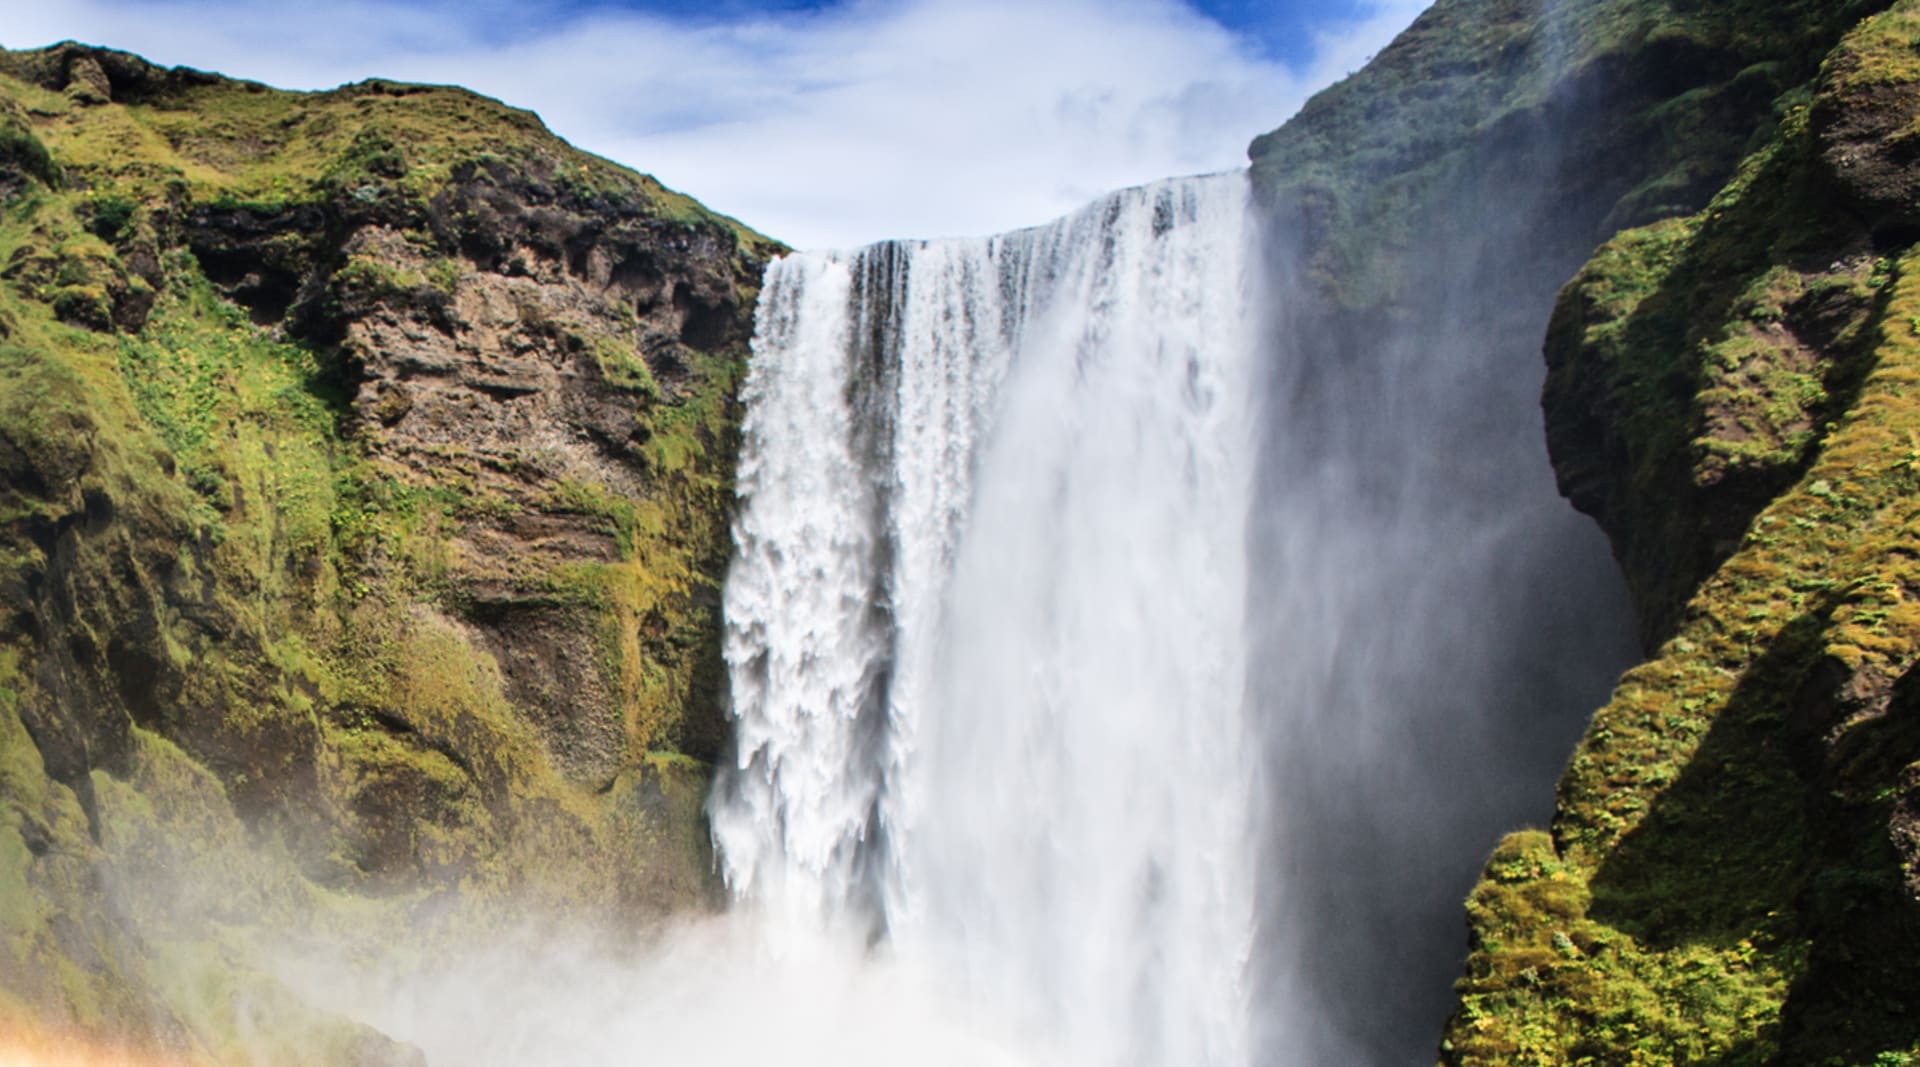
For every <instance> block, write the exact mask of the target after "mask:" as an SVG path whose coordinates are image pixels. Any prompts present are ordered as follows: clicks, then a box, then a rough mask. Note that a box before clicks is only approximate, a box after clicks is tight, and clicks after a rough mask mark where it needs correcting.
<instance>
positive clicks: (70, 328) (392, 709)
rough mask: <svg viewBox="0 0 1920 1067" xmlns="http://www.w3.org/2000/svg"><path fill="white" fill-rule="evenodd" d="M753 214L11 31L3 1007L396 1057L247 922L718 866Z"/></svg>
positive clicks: (352, 100) (519, 896) (594, 901)
mask: <svg viewBox="0 0 1920 1067" xmlns="http://www.w3.org/2000/svg"><path fill="white" fill-rule="evenodd" d="M777 247H778V246H776V245H775V244H773V243H772V242H770V241H768V240H766V239H764V238H762V237H759V236H758V235H755V234H753V233H751V232H750V231H747V230H746V229H744V228H743V227H741V226H739V225H738V224H737V223H734V222H733V221H731V220H729V219H726V218H722V217H720V216H716V215H714V214H712V213H710V212H708V211H706V210H705V209H703V208H702V207H701V206H700V205H698V204H696V203H694V202H693V201H691V200H688V199H687V198H685V197H682V196H679V195H677V194H675V193H672V192H670V191H668V190H666V189H663V188H662V187H660V186H659V185H658V184H657V183H655V182H653V181H652V180H651V179H649V178H646V177H643V176H641V175H638V174H634V173H632V172H629V171H626V170H624V169H622V168H619V167H617V166H614V165H612V164H610V163H607V162H606V161H604V160H600V159H597V158H594V157H592V156H589V155H586V154H584V153H581V152H578V151H576V150H574V149H572V148H570V147H568V146H567V145H565V144H564V143H562V142H561V141H559V140H558V139H557V138H555V137H553V136H552V135H551V134H550V133H548V132H547V131H546V130H545V128H544V127H543V126H542V125H541V124H540V122H539V120H538V119H537V118H536V117H534V116H533V115H531V114H529V113H526V112H523V111H516V110H513V109H511V108H508V107H504V106H502V105H500V104H498V103H496V102H494V101H491V100H488V99H485V98H482V97H478V96H475V95H473V94H471V93H467V92H465V91H462V90H457V89H448V88H436V87H427V86H413V85H399V84H393V83H386V82H365V83H361V84H358V85H351V86H346V87H343V88H340V89H337V90H334V91H331V92H324V93H314V94H299V93H289V92H282V91H278V90H273V89H269V88H266V87H264V86H260V85H254V84H248V83H244V82H237V81H231V80H228V79H224V78H219V77H215V76H212V75H207V74H202V73H200V72H197V71H192V70H185V69H174V70H163V69H159V68H156V67H154V66H151V65H149V64H147V63H145V62H144V61H142V60H140V59H138V58H136V57H133V56H129V55H125V54H122V53H117V52H111V51H106V50H102V49H97V48H90V47H85V46H79V45H72V44H67V45H61V46H57V47H54V48H50V49H45V50H41V51H32V52H15V53H0V936H3V937H4V940H3V941H0V1029H5V1030H10V1031H15V1032H17V1031H20V1030H22V1029H26V1030H31V1029H34V1028H36V1027H48V1028H53V1029H59V1028H62V1027H70V1028H73V1029H77V1030H81V1031H85V1032H89V1033H93V1034H97V1035H106V1036H111V1037H114V1038H116V1039H120V1040H124V1041H130V1042H132V1043H133V1044H134V1045H136V1046H145V1047H153V1048H162V1049H166V1050H168V1051H170V1052H171V1053H173V1054H174V1055H177V1056H181V1057H183V1058H188V1059H192V1058H197V1057H202V1056H206V1057H212V1058H215V1059H220V1058H226V1057H229V1056H231V1055H232V1054H233V1053H234V1052H235V1049H236V1043H237V1042H239V1041H241V1040H242V1038H243V1037H246V1039H247V1040H253V1038H252V1037H247V1035H249V1034H250V1033H251V1032H252V1030H253V1028H252V1027H250V1026H248V1025H247V1022H246V1019H245V1017H244V1015H245V1013H244V1012H243V1011H242V1010H241V1004H242V1002H243V1001H247V1002H250V1003H255V1004H256V1005H257V1002H258V1001H259V1000H260V998H262V997H269V998H270V1003H273V1004H274V1005H275V1006H274V1007H273V1008H272V1009H271V1010H272V1013H273V1015H274V1017H275V1018H277V1019H280V1020H284V1021H289V1025H287V1026H286V1027H285V1028H284V1030H285V1032H284V1035H283V1036H280V1037H277V1038H275V1039H274V1040H276V1041H278V1042H280V1044H279V1045H276V1046H274V1047H271V1048H266V1049H262V1048H259V1047H251V1046H250V1047H249V1049H248V1054H249V1055H250V1056H251V1057H252V1058H254V1059H256V1060H262V1061H267V1062H276V1063H296V1062H334V1061H338V1060H339V1059H341V1058H344V1057H347V1056H349V1055H351V1056H361V1057H367V1058H370V1059H380V1058H393V1057H398V1058H402V1059H404V1058H405V1052H404V1050H400V1049H396V1048H393V1047H392V1046H390V1045H388V1044H386V1043H384V1042H383V1039H381V1038H379V1037H378V1035H374V1034H371V1033H370V1032H365V1031H360V1030H357V1029H356V1028H354V1027H350V1026H344V1025H341V1024H337V1023H333V1022H329V1021H328V1020H327V1018H326V1016H325V1013H324V1012H320V1011H318V1010H315V1009H307V1008H304V1007H302V1006H301V1005H300V1004H299V1003H298V1000H297V998H295V997H293V996H292V994H291V993H287V992H285V991H282V992H281V993H279V994H271V990H273V989H275V988H277V986H275V984H274V983H273V981H272V980H271V979H268V978H265V977H264V976H261V975H258V974H254V973H253V971H252V970H250V969H249V968H250V967H251V966H252V964H251V963H250V962H249V961H250V959H251V957H250V955H249V951H248V948H249V938H250V937H251V936H252V934H253V932H254V931H256V930H259V929H263V928H265V927H267V926H272V927H274V928H276V929H279V930H286V929H302V930H307V931H310V932H316V933H318V932H321V931H326V932H327V936H329V937H339V938H341V939H343V941H346V942H351V941H353V940H354V939H356V938H358V939H361V940H365V939H366V938H369V937H373V938H379V937H383V936H387V935H385V934H381V933H379V931H381V930H386V931H388V932H389V933H390V932H391V931H392V930H396V929H403V928H405V929H423V930H430V929H432V928H433V925H434V923H435V922H437V921H440V920H441V919H443V918H444V917H445V916H448V915H452V914H461V915H469V916H470V915H474V914H479V915H486V914H493V913H502V914H504V913H505V910H506V909H508V908H509V907H510V906H511V907H513V908H520V907H530V908H534V909H536V910H539V909H544V910H546V911H548V912H554V913H557V912H561V911H565V910H568V909H606V910H611V912H613V913H614V914H616V915H618V916H619V917H620V918H621V919H622V920H623V921H625V922H627V923H632V922H633V920H635V919H636V918H638V919H641V920H644V919H645V918H646V917H648V916H659V915H661V914H664V913H665V912H666V911H668V910H671V909H675V908H685V907H689V906H696V907H697V906H701V905H702V904H703V902H711V901H713V900H714V899H715V888H714V886H713V884H712V878H713V876H712V874H711V870H712V867H711V862H710V857H709V855H708V851H707V850H708V846H707V842H706V833H705V828H704V821H703V817H702V815H701V803H702V798H703V795H704V791H705V783H706V780H707V772H706V764H705V762H704V761H707V760H710V759H711V758H712V757H713V755H714V754H715V753H716V751H717V750H718V747H719V746H720V744H721V743H722V740H723V734H724V726H723V719H722V715H723V708H722V706H721V701H722V694H721V691H722V687H723V685H724V681H723V676H722V675H723V671H722V667H721V664H720V663H719V651H718V650H719V640H718V635H717V626H718V617H717V616H718V602H719V598H718V583H719V581H720V578H721V574H722V571H723V568H724V566H725V562H726V556H727V551H728V541H727V524H728V517H729V511H730V508H731V506H732V475H733V462H734V452H735V447H736V444H735V442H736V437H737V430H736V424H737V418H738V414H739V412H738V405H737V402H736V400H735V392H736V386H737V384H738V382H739V380H740V378H741V376H742V374H743V372H744V365H745V357H746V349H747V342H748V340H749V337H750V334H751V320H752V309H753V302H754V298H755V296H756V290H757V287H758V284H759V276H760V272H761V268H762V266H763V264H764V262H765V260H766V258H767V257H768V256H769V255H771V254H772V253H774V252H775V251H776V250H777ZM509 901H511V902H512V903H511V905H509V903H508V902H509ZM403 924H404V925H403ZM263 990H264V991H266V992H263ZM270 994H271V996H277V997H278V998H279V999H278V1000H277V1001H273V1000H271V997H270ZM309 1015H310V1016H312V1018H313V1020H314V1021H313V1023H312V1025H311V1026H310V1027H302V1026H297V1025H291V1022H293V1021H298V1020H299V1019H301V1018H304V1017H306V1016H309Z"/></svg>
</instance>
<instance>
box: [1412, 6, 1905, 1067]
mask: <svg viewBox="0 0 1920 1067" xmlns="http://www.w3.org/2000/svg"><path fill="white" fill-rule="evenodd" d="M1782 113H1783V114H1782V119H1781V121H1780V122H1779V123H1778V125H1777V128H1776V129H1775V130H1774V132H1773V133H1772V135H1771V137H1770V138H1769V139H1768V140H1767V141H1766V143H1765V144H1764V145H1762V146H1761V147H1759V149H1758V150H1757V151H1756V152H1754V153H1753V154H1752V155H1751V156H1750V157H1749V158H1748V159H1747V160H1746V161H1745V162H1744V163H1743V164H1742V166H1741V168H1740V170H1739V173H1738V174H1737V175H1736V176H1735V178H1734V179H1733V181H1732V182H1731V183H1730V184H1729V185H1727V186H1726V188H1725V189H1724V190H1723V191H1721V192H1720V193H1719V194H1718V195H1717V196H1716V197H1715V198H1714V199H1713V200H1712V202H1711V203H1710V204H1708V205H1707V206H1706V208H1705V209H1704V210H1702V211H1700V212H1699V213H1697V214H1694V215H1691V216H1688V217H1685V218H1680V219H1674V220H1671V221H1667V222H1663V223H1659V224H1656V225H1653V226H1650V227H1647V228H1643V229H1639V230H1635V231H1632V232H1629V233H1625V234H1622V235H1621V236H1620V237H1618V238H1617V239H1615V240H1614V241H1613V242H1611V243H1610V244H1609V245H1607V246H1606V247H1605V248H1604V249H1602V250H1601V251H1600V253H1599V254H1598V255H1597V256H1596V257H1595V258H1594V259H1593V260H1592V262H1590V263H1589V264H1588V265H1587V267H1586V268H1585V269H1584V270H1583V271H1582V272H1581V274H1580V275H1579V277H1578V278H1576V279H1575V281H1574V282H1573V283H1572V284H1571V285H1569V286H1568V287H1567V289H1566V290H1565V292H1564V293H1563V295H1562V298H1561V302H1560V306H1559V308H1558V310H1557V311H1556V313H1555V317H1554V323H1553V328H1552V331H1551V333H1550V335H1549V338H1548V359H1549V365H1550V368H1551V376H1550V378H1549V382H1548V387H1547V393H1546V410H1547V416H1548V429H1549V434H1550V435H1551V437H1552V439H1553V450H1554V460H1555V464H1556V467H1557V469H1558V470H1559V472H1560V474H1561V478H1562V484H1563V486H1565V487H1566V488H1567V489H1568V491H1569V494H1570V495H1571V496H1572V498H1573V499H1574V500H1575V501H1576V502H1577V503H1579V504H1580V506H1581V507H1583V508H1584V509H1586V510H1589V511H1590V512H1592V513H1594V514H1595V515H1596V517H1598V518H1599V519H1600V520H1601V522H1602V524H1603V525H1604V526H1605V527H1606V528H1607V530H1608V533H1609V535H1610V536H1611V537H1612V539H1613V541H1614V544H1615V547H1616V550H1617V552H1618V553H1619V555H1620V557H1621V559H1622V561H1623V563H1624V564H1625V565H1626V568H1627V571H1628V575H1629V579H1630V581H1631V582H1632V584H1633V585H1634V588H1635V593H1636V600H1637V602H1638V605H1639V607H1640V611H1641V621H1642V627H1643V630H1644V631H1645V633H1646V635H1647V636H1648V637H1649V639H1650V640H1652V641H1655V642H1658V647H1657V649H1656V651H1655V653H1654V655H1653V657H1652V659H1651V660H1650V661H1649V662H1648V663H1646V664H1645V665H1643V666H1641V667H1639V668H1636V669H1635V670H1634V671H1632V672H1631V673H1629V674H1628V675H1627V676H1626V677H1625V678H1624V679H1623V680H1622V683H1621V685H1620V687H1619V689H1618V691H1617V692H1616V693H1615V695H1614V698H1613V700H1612V702H1611V703H1609V704H1608V705H1607V706H1606V707H1605V708H1603V709H1602V710H1601V711H1600V712H1599V713H1598V714H1597V715H1596V716H1595V718H1594V721H1593V723H1592V725H1591V727H1590V729H1589V730H1588V732H1587V735H1586V737H1585V739H1584V740H1583V742H1582V743H1581V745H1580V747H1579V750H1578V751H1577V752H1576V754H1575V755H1574V757H1573V760H1572V762H1571V764H1570V766H1569V767H1568V770H1567V772H1566V775H1565V777H1564V778H1563V779H1562V782H1561V786H1560V791H1559V798H1558V804H1557V807H1556V811H1555V816H1554V820H1553V824H1552V828H1551V832H1541V831H1529V832H1526V833H1521V834H1516V835H1513V836H1511V837H1509V838H1508V839H1507V840H1506V841H1505V842H1504V843H1503V844H1502V845H1501V846H1500V848H1499V850H1498V851H1496V853H1495V854H1494V857H1493V859H1492V860H1491V862H1490V863H1489V865H1488V868H1487V872H1486V877H1485V878H1484V880H1483V881H1482V882H1481V884H1480V886H1479V887H1478V888H1477V889H1475V891H1474V893H1473V896H1472V899H1471V901H1470V903H1469V918H1470V927H1471V934H1472V948H1473V953H1472V956H1471V957H1470V958H1469V960H1468V964H1467V973H1466V976H1465V977H1464V978H1463V979H1462V980H1461V983H1460V986H1459V990H1460V994H1461V997H1462V1003H1461V1007H1460V1010H1459V1011H1458V1012H1457V1013H1456V1015H1455V1017H1454V1018H1453V1020H1452V1022H1451V1024H1450V1025H1449V1028H1448V1036H1447V1044H1446V1046H1445V1055H1444V1058H1445V1060H1446V1061H1447V1062H1449V1063H1460V1064H1468V1063H1473V1064H1496V1063H1497V1064H1549V1063H1552V1064H1567V1063H1575V1064H1585V1063H1592V1064H1629V1063H1701V1064H1706V1063H1711V1064H1765V1063H1782V1064H1786V1063H1792V1064H1831V1065H1852V1064H1863V1065H1864V1064H1874V1065H1881V1067H1885V1065H1892V1064H1900V1063H1909V1062H1915V1061H1920V969H1916V968H1915V967H1914V964H1913V961H1914V959H1915V958H1916V955H1917V954H1920V832H1916V826H1917V825H1920V821H1917V819H1916V813H1917V812H1920V726H1917V725H1916V724H1920V703H1916V697H1915V694H1916V692H1920V690H1915V688H1914V686H1915V682H1914V679H1915V678H1920V673H1916V672H1915V670H1914V668H1915V665H1916V664H1917V663H1920V612H1917V611H1916V609H1915V607H1914V603H1913V599H1914V596H1915V590H1916V588H1920V586H1916V585H1915V583H1914V576H1913V573H1912V572H1913V560H1914V558H1915V553H1916V549H1917V548H1920V543H1917V542H1916V540H1915V538H1916V536H1920V526H1917V525H1916V520H1920V470H1917V469H1916V463H1917V462H1920V405H1917V404H1916V397H1917V396H1920V391H1917V390H1920V252H1916V250H1915V248H1914V245H1913V240H1914V237H1915V231H1914V229H1913V226H1912V211H1913V199H1912V197H1911V195H1910V190H1911V189H1913V188H1915V186H1914V185H1913V184H1912V183H1913V182H1914V181H1915V174H1914V172H1913V170H1912V167H1911V154H1910V153H1907V152H1905V151H1904V150H1903V147H1902V146H1903V145H1904V143H1905V141H1904V138H1905V137H1906V136H1907V133H1908V131H1910V129H1911V124H1912V122H1913V119H1914V117H1915V116H1916V115H1920V5H1916V4H1914V3H1911V2H1907V0H1903V2H1901V3H1898V4H1895V5H1893V7H1892V9H1891V10H1889V11H1886V12H1885V13H1882V14H1879V15H1876V16H1873V17H1871V18H1868V19H1865V20H1864V21H1861V22H1860V23H1859V24H1858V25H1857V26H1856V27H1855V28H1854V29H1852V30H1851V32H1850V33H1848V34H1847V36H1846V37H1845V39H1844V40H1843V41H1842V42H1841V43H1840V44H1839V45H1838V47H1836V48H1835V49H1834V50H1833V51H1832V52H1831V54H1830V55H1828V56H1827V57H1826V60H1825V63H1824V65H1823V66H1822V68H1821V69H1820V71H1819V74H1818V77H1817V78H1816V79H1815V80H1814V81H1813V82H1812V83H1811V84H1810V85H1809V87H1808V89H1806V90H1804V91H1801V92H1796V93H1790V94H1788V95H1787V96H1786V97H1785V98H1784V100H1783V107H1782Z"/></svg>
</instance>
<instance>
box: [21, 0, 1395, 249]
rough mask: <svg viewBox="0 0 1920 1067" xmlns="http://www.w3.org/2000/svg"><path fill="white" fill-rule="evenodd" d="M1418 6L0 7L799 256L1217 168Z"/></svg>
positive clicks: (185, 3)
mask: <svg viewBox="0 0 1920 1067" xmlns="http://www.w3.org/2000/svg"><path fill="white" fill-rule="evenodd" d="M1427 3H1428V0H1266V2H1262V0H337V2H332V3H306V2H294V0H0V45H4V46H6V47H8V48H29V47H37V46H40V45H46V44H52V43H54V42H56V41H61V40H66V39H74V40H80V41H86V42H88V43H92V44H101V45H107V46H110V47H113V48H119V49H123V50H126V51H130V52H137V53H139V54H141V55H144V56H146V57H147V58H149V59H151V60H153V61H155V62H157V63H161V64H165V65H170V66H171V65H183V66H190V67H197V68H200V69H202V70H212V71H218V72H221V73H224V74H229V75H232V76H235V77H242V78H249V79H252V80H255V81H262V82H266V83H268V84H271V85H277V86H281V87H284V88H290V89H324V88H331V87H333V86H336V85H340V84H343V83H346V82H351V81H359V80H361V79H363V78H370V77H381V78H389V79H395V80H401V81H419V82H437V83H451V84H458V85H464V86H467V87H469V88H471V89H475V90H477V91H479V92H482V93H485V94H487V95H489V96H493V97H498V98H499V99H501V100H504V101H506V102H507V103H509V104H513V105H515V106H518V107H525V108H530V109H532V110H534V111H536V112H538V113H539V114H540V116H541V118H542V119H544V120H545V121H546V123H547V125H548V126H549V127H550V128H552V129H553V130H554V132H556V133H558V134H560V135H561V136H562V137H565V138H567V139H568V140H569V141H572V142H573V143H574V144H576V145H578V146H580V147H582V148H585V149H587V150H588V151H591V152H595V153H598V154H599V155H603V156H606V157H608V158H610V159H613V160H616V161H618V162H621V163H625V164H627V165H629V166H631V167H634V168H635V169H637V170H641V171H645V172H647V173H650V174H653V175H654V176H656V177H658V178H659V179H660V180H661V181H663V182H665V183H666V184H667V185H669V186H671V187H673V188H676V189H679V190H681V191H683V192H686V193H689V194H691V195H692V196H694V197H696V198H698V199H700V200H701V201H703V202H704V203H706V204H707V205H708V206H709V207H712V208H714V209H715V210H718V211H722V212H725V213H727V214H730V215H733V216H735V217H736V218H739V219H740V220H741V221H743V222H745V223H747V224H748V225H749V226H752V227H753V228H754V229H757V230H759V231H760V232H762V233H765V234H767V235H769V236H772V237H776V238H779V239H780V240H783V241H785V242H787V243H789V244H792V245H795V246H797V247H801V248H823V247H850V246H853V245H859V244H865V243H867V242H870V241H875V240H880V239H884V238H892V237H939V236H948V235H966V234H983V233H995V232H999V231H1003V230H1009V229H1014V228H1018V227H1021V226H1028V225H1034V224H1037V223H1041V222H1045V221H1047V220H1048V219H1051V218H1055V217H1057V216H1059V215H1062V214H1065V213H1067V212H1069V211H1072V210H1073V209H1074V208H1076V207H1078V206H1080V205H1081V204H1084V203H1086V202H1087V201H1089V200H1091V199H1093V198H1095V197H1097V196H1099V195H1100V194H1101V193H1104V192H1107V191H1109V190H1112V189H1117V188H1123V187H1125V186H1129V185H1138V184H1140V183H1142V182H1147V181H1152V180H1154V179H1157V178H1163V177H1169V176H1173V175H1180V174H1197V173H1208V172H1213V171H1220V170H1226V169H1229V168H1232V167H1237V166H1242V165H1244V164H1245V162H1246V145H1247V142H1248V141H1249V140H1251V139H1252V138H1253V137H1254V136H1255V135H1256V134H1259V133H1262V132H1264V131H1266V130H1269V129H1272V128H1273V127H1275V126H1278V125H1279V124H1280V123H1281V122H1283V121H1284V120H1285V119H1286V118H1287V117H1288V116H1290V115H1291V114H1292V113H1293V112H1294V111H1296V110H1297V109H1298V108H1299V106H1300V105H1301V104H1302V103H1303V102H1305V100H1306V99H1307V97H1309V96H1310V95H1312V93H1313V92H1315V91H1317V90H1319V89H1321V88H1323V87H1325V86H1326V85H1329V84H1331V83H1332V82H1333V81H1335V80H1337V79H1338V78H1340V77H1343V76H1345V75H1346V74H1348V73H1351V72H1352V71H1354V70H1357V69H1359V68H1360V66H1362V65H1363V64H1364V63H1365V61H1366V59H1367V58H1368V57H1369V56H1371V55H1372V54H1373V53H1374V52H1376V51H1378V50H1379V49H1380V48H1381V47H1383V46H1384V45H1385V44H1386V43H1387V42H1388V41H1389V40H1391V39H1392V38H1393V36H1394V34H1396V33H1398V32H1399V31H1400V30H1401V29H1404V28H1405V27H1406V26H1407V25H1408V24H1409V23H1411V22H1412V21H1413V18H1414V16H1415V15H1417V14H1418V13H1419V11H1420V10H1421V9H1422V8H1424V7H1425V6H1426V5H1427Z"/></svg>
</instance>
